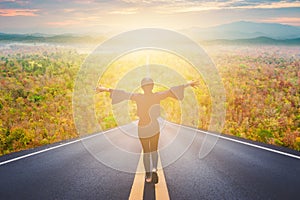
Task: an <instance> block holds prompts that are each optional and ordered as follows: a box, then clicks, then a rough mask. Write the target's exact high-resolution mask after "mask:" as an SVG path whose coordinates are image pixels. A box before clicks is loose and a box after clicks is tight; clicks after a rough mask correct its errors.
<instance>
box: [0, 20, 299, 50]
mask: <svg viewBox="0 0 300 200" xmlns="http://www.w3.org/2000/svg"><path fill="white" fill-rule="evenodd" d="M180 32H182V33H184V34H186V35H188V36H190V37H191V38H193V39H194V40H196V41H206V42H209V43H215V42H216V43H234V44H244V43H250V44H288V45H300V27H298V26H290V25H283V24H275V23H256V22H247V21H239V22H233V23H229V24H223V25H219V26H214V27H209V28H200V27H193V28H189V29H183V30H180ZM105 38H107V36H104V35H90V34H85V35H75V34H61V35H53V34H42V33H34V34H9V33H0V42H45V43H94V44H95V43H96V44H97V43H99V42H101V41H103V40H104V39H105Z"/></svg>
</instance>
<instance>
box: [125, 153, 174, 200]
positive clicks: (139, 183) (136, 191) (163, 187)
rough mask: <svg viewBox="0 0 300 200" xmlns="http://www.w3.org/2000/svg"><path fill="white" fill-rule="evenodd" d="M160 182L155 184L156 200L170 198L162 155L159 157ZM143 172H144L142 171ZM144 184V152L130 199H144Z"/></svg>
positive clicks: (167, 199)
mask: <svg viewBox="0 0 300 200" xmlns="http://www.w3.org/2000/svg"><path fill="white" fill-rule="evenodd" d="M158 169H159V170H158V172H157V173H158V179H159V181H158V183H157V184H155V199H156V200H169V199H170V197H169V192H168V188H167V183H166V179H165V175H164V172H163V168H162V164H161V160H160V156H159V157H158ZM141 172H143V173H141ZM144 186H145V170H144V164H143V153H141V156H140V160H139V163H138V166H137V170H136V173H135V177H134V180H133V184H132V187H131V191H130V195H129V198H128V199H129V200H142V199H143V196H144Z"/></svg>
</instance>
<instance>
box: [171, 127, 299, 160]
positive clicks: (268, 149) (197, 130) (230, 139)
mask: <svg viewBox="0 0 300 200" xmlns="http://www.w3.org/2000/svg"><path fill="white" fill-rule="evenodd" d="M169 123H171V124H174V125H177V126H182V127H184V128H186V129H190V130H193V131H196V132H202V133H205V134H207V135H211V136H214V137H219V138H222V139H224V140H229V141H232V142H236V143H240V144H244V145H247V146H251V147H255V148H258V149H263V150H266V151H270V152H273V153H277V154H281V155H284V156H288V157H292V158H296V159H300V156H297V155H294V154H290V153H286V152H282V151H279V150H275V149H271V148H268V147H263V146H259V145H256V144H251V143H248V142H243V141H240V140H236V139H233V138H229V137H225V136H222V135H218V134H215V133H210V132H207V131H202V130H199V129H195V128H192V127H188V126H184V125H180V124H175V123H172V122H169Z"/></svg>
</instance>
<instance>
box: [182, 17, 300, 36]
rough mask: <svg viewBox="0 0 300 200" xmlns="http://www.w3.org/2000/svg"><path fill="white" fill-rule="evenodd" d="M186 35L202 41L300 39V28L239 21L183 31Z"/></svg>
mask: <svg viewBox="0 0 300 200" xmlns="http://www.w3.org/2000/svg"><path fill="white" fill-rule="evenodd" d="M183 32H185V33H186V34H188V35H189V36H191V37H193V38H197V39H200V40H216V39H228V40H236V39H250V38H257V37H268V38H272V39H276V40H286V39H295V38H300V27H299V26H290V25H284V24H276V23H256V22H247V21H239V22H233V23H229V24H222V25H219V26H214V27H209V28H200V27H193V28H189V29H185V30H183Z"/></svg>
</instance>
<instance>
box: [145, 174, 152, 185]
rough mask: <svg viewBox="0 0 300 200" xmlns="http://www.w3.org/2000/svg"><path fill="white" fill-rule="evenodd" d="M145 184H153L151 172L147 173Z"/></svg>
mask: <svg viewBox="0 0 300 200" xmlns="http://www.w3.org/2000/svg"><path fill="white" fill-rule="evenodd" d="M145 182H146V183H151V182H152V176H151V173H150V172H146V176H145Z"/></svg>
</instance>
